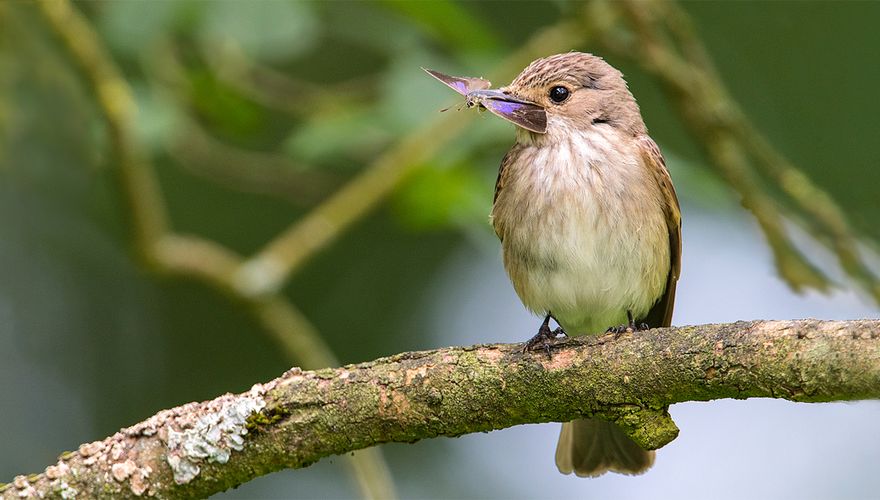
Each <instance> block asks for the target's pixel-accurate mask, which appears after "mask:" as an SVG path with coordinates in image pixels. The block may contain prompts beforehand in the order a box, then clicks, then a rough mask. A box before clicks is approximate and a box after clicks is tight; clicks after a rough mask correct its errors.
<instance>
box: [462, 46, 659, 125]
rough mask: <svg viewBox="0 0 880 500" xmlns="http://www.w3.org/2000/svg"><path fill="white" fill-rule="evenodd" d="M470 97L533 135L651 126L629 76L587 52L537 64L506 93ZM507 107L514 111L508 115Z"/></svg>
mask: <svg viewBox="0 0 880 500" xmlns="http://www.w3.org/2000/svg"><path fill="white" fill-rule="evenodd" d="M469 97H470V98H471V99H473V100H475V101H478V102H480V103H481V105H483V106H484V107H489V106H495V107H500V108H502V109H500V110H496V109H490V110H491V111H493V113H494V114H496V115H498V116H501V117H502V118H505V119H507V120H509V121H511V122H513V123H514V124H516V125H518V126H519V127H521V128H523V129H525V130H528V131H530V132H531V133H532V134H547V135H555V134H556V133H566V130H567V129H568V130H570V129H576V130H587V129H589V128H590V127H597V126H610V127H615V128H617V129H619V130H620V131H622V132H625V133H628V134H631V135H636V134H639V133H642V132H644V130H645V125H644V122H643V121H642V117H641V114H640V112H639V107H638V104H636V101H635V99H634V98H633V96H632V94H631V93H630V91H629V89H628V88H627V86H626V82H625V81H624V79H623V75H622V74H621V73H620V71H618V70H616V69H614V68H613V67H612V66H611V65H610V64H608V63H606V62H605V61H604V60H603V59H602V58H600V57H597V56H594V55H592V54H585V53H582V52H568V53H565V54H557V55H554V56H550V57H545V58H543V59H538V60H537V61H534V62H533V63H531V64H530V65H529V66H528V67H527V68H526V69H524V70H523V71H522V73H520V74H519V76H517V77H516V78H515V79H514V80H513V81H512V82H511V83H510V85H507V86H506V87H502V88H500V89H487V90H476V91H474V92H471V93H470V94H469ZM505 105H508V106H510V109H511V111H510V112H509V113H505V111H506V110H505V109H504V108H503V107H504V106H505Z"/></svg>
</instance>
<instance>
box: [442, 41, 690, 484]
mask: <svg viewBox="0 0 880 500" xmlns="http://www.w3.org/2000/svg"><path fill="white" fill-rule="evenodd" d="M429 73H431V74H432V75H433V76H435V77H437V78H438V79H440V80H441V81H444V83H446V84H447V85H449V86H450V87H453V88H454V89H456V90H457V91H459V92H460V93H462V94H465V95H467V97H468V99H467V103H468V106H476V105H479V106H482V107H485V108H487V109H489V110H490V111H492V112H493V113H494V114H496V115H498V116H501V117H502V118H505V119H507V120H509V121H511V122H513V123H514V124H516V125H517V129H516V144H514V145H513V146H512V147H511V148H510V150H509V151H508V152H507V154H506V155H505V157H504V159H503V160H502V161H501V168H500V170H499V172H498V180H497V182H496V185H495V200H494V205H493V207H492V224H493V226H494V228H495V232H496V234H497V235H498V237H499V238H500V239H501V246H502V249H503V253H504V267H505V269H506V270H507V273H508V275H509V276H510V280H511V281H512V282H513V287H514V288H515V289H516V293H517V294H518V295H519V298H520V299H521V300H522V302H523V304H525V306H526V307H527V308H529V309H530V310H532V311H533V312H535V313H538V314H540V315H543V316H544V321H543V323H542V324H541V327H540V329H539V331H538V334H537V335H535V337H534V338H532V339H531V340H529V341H528V342H527V343H526V345H525V349H526V350H535V349H546V350H547V351H548V352H549V350H550V347H551V346H552V344H553V342H554V340H555V339H556V337H557V335H558V334H561V333H567V334H569V335H590V334H599V333H602V332H605V331H607V330H608V329H609V327H610V326H611V327H613V326H614V325H621V324H623V325H624V326H622V327H616V328H612V330H614V331H623V330H631V331H634V330H640V329H643V328H645V325H647V327H652V328H653V327H661V326H669V325H670V322H671V319H672V308H673V302H674V298H675V285H676V281H677V280H678V276H679V271H680V268H681V212H680V210H679V206H678V199H677V198H676V195H675V190H674V189H673V187H672V180H671V178H670V176H669V172H668V171H667V169H666V165H665V162H664V160H663V156H662V155H661V154H660V150H659V148H658V147H657V144H656V143H654V141H653V140H652V139H651V138H650V137H649V136H648V134H647V130H646V128H645V123H644V121H643V120H642V116H641V113H640V112H639V107H638V104H636V101H635V98H633V96H632V94H631V93H630V91H629V89H628V88H627V85H626V82H625V81H624V79H623V75H622V74H621V73H620V72H619V71H617V70H616V69H614V68H613V67H612V66H611V65H609V64H608V63H606V62H605V61H604V60H602V59H601V58H599V57H597V56H594V55H591V54H584V53H578V52H570V53H566V54H559V55H555V56H550V57H547V58H544V59H538V60H537V61H535V62H533V63H532V64H530V65H529V66H528V67H527V68H526V69H525V70H523V72H522V73H520V75H519V76H518V77H516V79H515V80H514V81H513V82H512V83H511V84H510V85H508V86H506V87H503V88H501V89H498V90H491V89H488V87H489V83H488V82H486V81H485V80H482V79H475V78H455V77H447V76H445V75H442V74H439V73H435V72H430V71H429ZM463 90H464V91H463ZM551 318H552V319H554V320H555V321H556V322H557V323H558V324H559V325H560V327H561V329H557V330H555V331H551V329H550V326H549V322H550V319H551ZM653 462H654V452H653V451H645V450H643V449H642V448H640V447H639V446H638V445H637V444H636V443H635V442H633V441H632V440H631V439H630V438H629V437H627V436H626V435H625V434H624V433H623V431H621V430H620V429H619V428H618V427H617V426H616V425H614V424H613V423H610V422H606V421H603V420H589V419H583V420H575V421H573V422H568V423H565V424H563V426H562V433H561V435H560V437H559V444H558V445H557V448H556V465H557V467H558V468H559V470H560V471H561V472H563V473H565V474H570V473H572V472H574V473H575V474H577V475H578V476H589V477H594V476H599V475H602V474H604V473H605V472H607V471H612V472H619V473H622V474H640V473H642V472H644V471H646V470H647V469H648V468H650V467H651V465H652V464H653Z"/></svg>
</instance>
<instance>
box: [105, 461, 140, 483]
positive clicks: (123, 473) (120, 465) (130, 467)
mask: <svg viewBox="0 0 880 500" xmlns="http://www.w3.org/2000/svg"><path fill="white" fill-rule="evenodd" d="M137 468H138V467H137V464H135V463H134V460H126V461H125V462H117V463H115V464H113V465H111V466H110V473H111V474H113V479H115V480H117V481H119V482H120V483H121V482H123V481H125V480H126V479H128V477H129V476H131V474H132V473H133V472H134V471H136V470H137Z"/></svg>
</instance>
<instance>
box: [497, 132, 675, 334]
mask: <svg viewBox="0 0 880 500" xmlns="http://www.w3.org/2000/svg"><path fill="white" fill-rule="evenodd" d="M551 125H552V124H551ZM551 128H553V127H550V126H548V130H550V129H551ZM618 133H619V132H618V131H617V130H616V129H614V128H612V127H610V126H607V125H601V126H597V127H593V128H592V129H591V130H589V131H577V130H566V129H564V128H562V127H559V126H557V127H555V129H554V134H553V135H550V134H548V135H547V136H537V135H533V134H528V133H522V132H520V136H518V140H519V144H518V145H517V146H515V147H514V151H513V152H512V154H514V155H515V157H514V158H511V160H512V161H511V162H510V163H509V164H508V166H507V168H508V169H510V170H509V171H507V172H505V183H504V186H503V189H502V190H501V191H500V192H499V194H498V198H497V200H496V202H495V206H494V207H493V210H492V219H493V225H494V226H495V229H496V232H498V235H499V236H500V237H501V238H502V248H503V251H504V265H505V268H506V269H507V272H508V274H509V276H510V278H511V281H512V282H513V285H514V288H515V289H516V292H517V294H518V295H519V297H520V299H521V300H522V301H523V303H524V304H525V305H526V307H528V308H529V309H531V310H532V311H534V312H536V313H538V314H545V313H546V312H547V311H551V312H552V313H553V316H554V317H555V318H556V319H557V320H558V321H559V322H560V323H561V324H562V326H563V328H565V330H566V332H568V333H569V334H574V335H578V334H587V333H600V332H602V331H604V330H605V329H606V328H608V327H609V326H614V325H618V324H621V323H624V322H625V320H626V311H627V310H631V311H632V312H633V314H634V315H636V317H639V316H642V315H644V314H646V313H647V311H648V310H649V309H650V307H651V306H652V305H653V304H654V303H655V302H656V300H657V299H658V298H659V297H660V295H661V294H662V293H663V290H664V288H665V285H666V277H667V275H668V273H669V266H670V258H669V236H668V230H667V228H666V222H665V218H664V215H663V209H662V204H661V203H662V202H661V200H662V197H661V193H660V190H659V186H657V184H656V182H655V181H654V180H653V177H652V176H651V175H650V174H649V173H648V172H647V170H646V169H645V165H644V164H643V161H642V157H641V154H640V152H639V150H638V148H637V146H636V145H635V143H634V141H631V140H630V141H621V139H623V138H622V137H618V136H617V134H618ZM630 139H631V138H630ZM612 143H613V144H630V145H631V146H629V147H624V148H621V147H619V146H618V147H612Z"/></svg>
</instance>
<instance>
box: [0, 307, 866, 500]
mask: <svg viewBox="0 0 880 500" xmlns="http://www.w3.org/2000/svg"><path fill="white" fill-rule="evenodd" d="M749 397H772V398H781V399H787V400H790V401H802V402H819V401H845V400H856V399H872V398H880V320H858V321H819V320H797V321H753V322H737V323H730V324H719V325H700V326H689V327H673V328H660V329H654V330H649V331H646V332H638V333H635V334H625V335H623V336H621V337H619V338H615V336H614V335H603V336H598V337H587V338H570V339H566V340H564V341H561V342H560V344H559V345H558V346H557V347H555V348H554V349H553V352H552V356H548V355H547V354H546V353H544V352H533V353H526V354H523V353H522V352H521V346H520V345H512V344H492V345H477V346H472V347H450V348H445V349H437V350H432V351H422V352H410V353H403V354H398V355H395V356H391V357H388V358H382V359H378V360H375V361H370V362H367V363H361V364H357V365H349V366H345V367H342V368H335V369H324V370H317V371H302V370H300V369H298V368H293V369H291V370H289V371H287V372H286V373H284V374H283V375H282V376H281V377H279V378H277V379H275V380H272V381H270V382H268V383H265V384H257V385H255V386H254V387H253V388H252V389H251V390H250V391H248V392H246V393H243V394H237V395H233V394H226V395H223V396H220V397H218V398H216V399H214V400H211V401H206V402H202V403H189V404H186V405H183V406H179V407H177V408H173V409H170V410H165V411H162V412H159V413H158V414H156V415H154V416H153V417H150V418H149V419H147V420H145V421H143V422H141V423H138V424H136V425H134V426H132V427H129V428H126V429H123V430H121V431H119V432H118V433H116V434H115V435H113V436H111V437H109V438H107V439H105V440H103V441H96V442H94V443H89V444H84V445H82V446H80V448H79V450H78V451H75V452H72V453H68V454H65V455H62V456H61V457H60V458H59V460H58V462H57V463H56V464H55V465H52V466H50V467H48V468H47V469H46V470H45V472H43V473H41V474H38V475H32V476H18V477H16V478H15V480H14V481H13V483H11V484H8V485H5V486H0V497H2V498H4V499H7V498H9V499H11V498H20V497H26V496H28V495H30V496H37V495H39V496H41V497H50V498H70V497H73V496H76V497H79V498H92V497H113V498H127V497H135V496H141V495H151V496H155V497H158V498H170V497H173V498H191V497H206V496H208V495H211V494H213V493H216V492H219V491H223V490H225V489H227V488H230V487H232V486H235V485H238V484H241V483H244V482H247V481H249V480H251V479H253V478H255V477H258V476H261V475H264V474H268V473H270V472H273V471H277V470H280V469H284V468H299V467H305V466H307V465H309V464H311V463H314V462H316V461H318V460H320V459H321V458H323V457H326V456H329V455H337V454H342V453H346V452H350V451H353V450H357V449H361V448H365V447H369V446H373V445H376V444H379V443H385V442H414V441H418V440H420V439H425V438H432V437H436V436H459V435H462V434H467V433H471V432H482V431H489V430H493V429H501V428H505V427H510V426H513V425H519V424H525V423H538V422H553V421H568V420H572V419H574V418H578V417H584V416H587V417H597V418H604V419H608V420H612V421H614V422H616V423H618V424H619V425H621V426H622V427H623V428H624V429H625V430H626V432H627V433H628V434H630V436H632V437H633V438H634V439H635V440H636V441H637V442H638V443H640V444H641V445H642V446H644V447H645V448H649V449H655V448H659V447H661V446H663V445H665V444H666V443H668V442H669V441H671V440H673V439H674V438H675V437H676V436H677V434H678V428H677V427H676V426H675V424H674V423H673V422H672V420H671V419H670V418H669V413H668V411H667V409H668V407H669V405H670V404H673V403H679V402H684V401H707V400H712V399H718V398H737V399H745V398H749Z"/></svg>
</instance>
